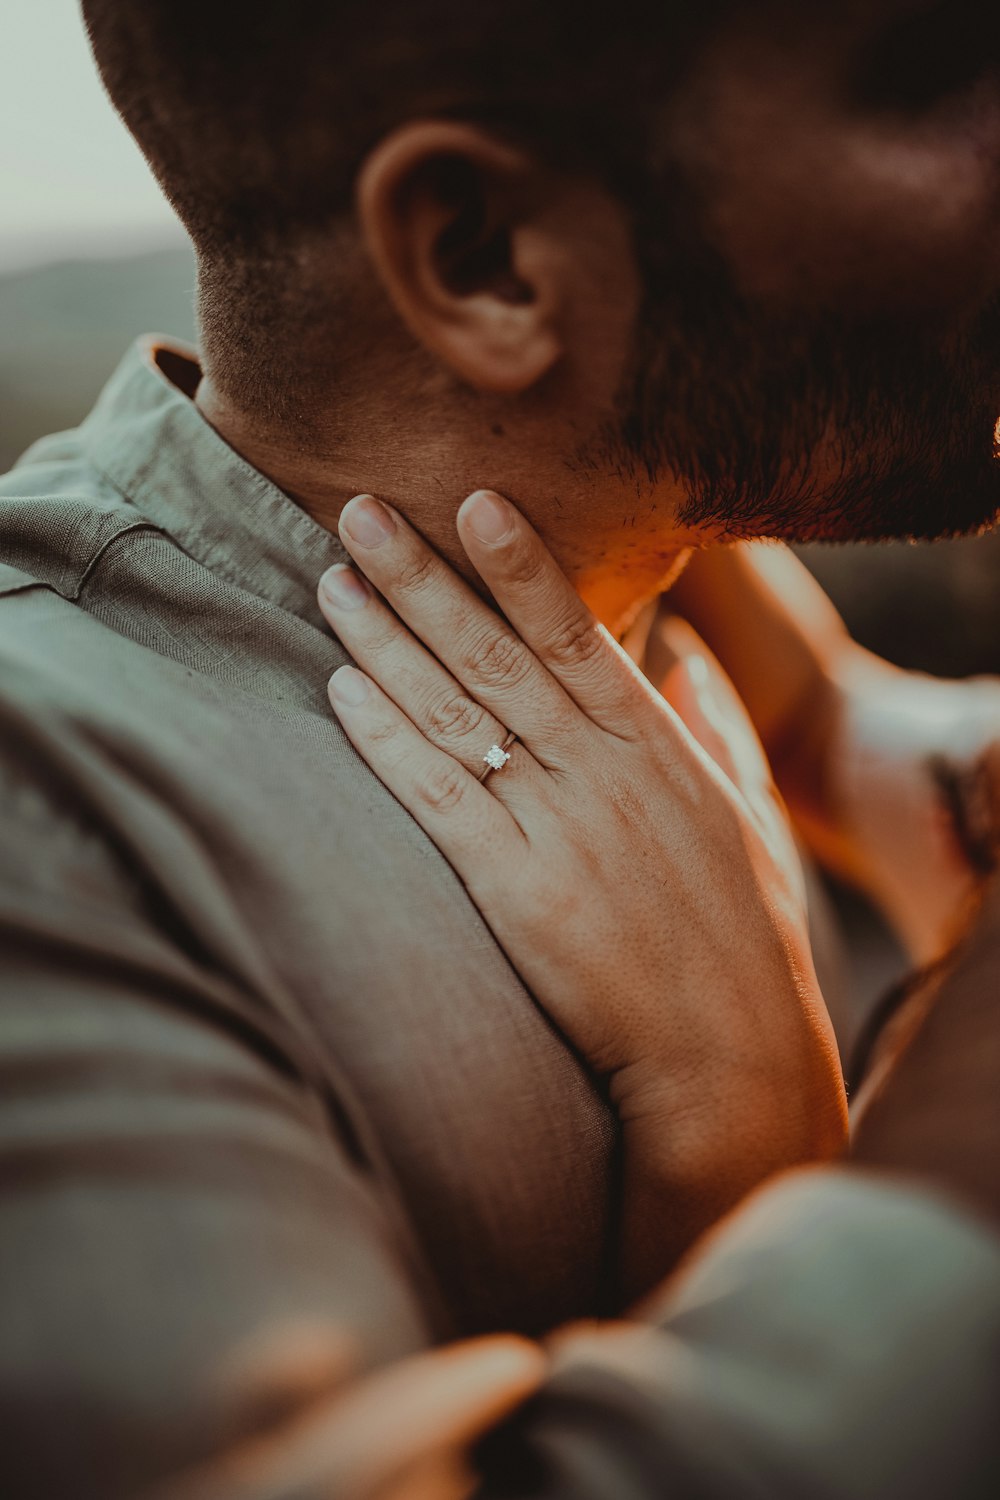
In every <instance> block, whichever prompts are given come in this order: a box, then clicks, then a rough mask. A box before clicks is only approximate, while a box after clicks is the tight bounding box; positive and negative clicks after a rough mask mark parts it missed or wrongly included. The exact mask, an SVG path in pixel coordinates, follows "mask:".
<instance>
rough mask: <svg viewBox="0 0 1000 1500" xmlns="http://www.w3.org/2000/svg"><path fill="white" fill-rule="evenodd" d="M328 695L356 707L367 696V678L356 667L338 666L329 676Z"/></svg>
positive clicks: (339, 701) (350, 706)
mask: <svg viewBox="0 0 1000 1500" xmlns="http://www.w3.org/2000/svg"><path fill="white" fill-rule="evenodd" d="M330 695H331V697H333V698H336V700H337V702H338V703H345V704H346V705H347V706H348V708H357V706H358V704H359V703H364V701H365V699H366V698H367V697H368V678H367V677H366V676H365V674H364V673H363V672H359V671H358V669H357V667H338V668H337V670H336V672H334V674H333V676H332V677H331V678H330Z"/></svg>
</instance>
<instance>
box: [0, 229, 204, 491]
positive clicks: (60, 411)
mask: <svg viewBox="0 0 1000 1500" xmlns="http://www.w3.org/2000/svg"><path fill="white" fill-rule="evenodd" d="M194 280H195V278H194V262H193V260H192V257H191V255H190V254H189V253H188V252H187V251H186V250H164V251H161V252H157V253H154V254H149V255H141V256H135V257H131V258H129V259H127V260H94V261H79V262H77V261H71V262H66V263H64V264H60V265H50V266H43V267H41V268H40V269H39V270H36V271H24V272H19V273H16V274H14V275H10V276H4V277H0V473H2V472H4V471H5V470H6V469H8V468H10V466H11V464H12V463H13V462H14V460H15V459H16V458H17V456H18V455H19V454H20V453H22V452H23V451H24V449H25V448H26V447H27V446H28V444H29V443H30V442H33V441H34V439H35V438H37V437H41V436H42V434H43V433H46V432H57V431H59V430H61V429H63V428H66V427H74V426H76V424H77V423H78V422H79V421H80V419H81V418H82V417H84V416H85V415H86V413H87V411H88V410H89V409H90V407H91V406H92V404H93V402H94V399H95V397H96V396H97V394H98V392H99V391H100V389H101V387H102V386H103V384H104V382H105V381H106V380H107V378H108V376H109V375H110V374H111V372H112V371H113V370H114V368H115V366H116V364H117V363H118V361H119V359H120V358H121V356H122V354H123V353H124V351H125V349H126V348H127V346H128V344H129V343H130V342H131V340H132V339H133V338H135V337H136V335H137V334H140V333H147V332H156V333H172V334H175V335H177V336H178V337H180V338H186V339H190V338H191V337H193V333H194V307H193V299H194Z"/></svg>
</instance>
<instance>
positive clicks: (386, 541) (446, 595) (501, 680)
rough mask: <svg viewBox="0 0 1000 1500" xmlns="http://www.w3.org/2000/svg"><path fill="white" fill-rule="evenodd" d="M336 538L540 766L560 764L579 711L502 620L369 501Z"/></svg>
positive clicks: (350, 514) (395, 518) (348, 510)
mask: <svg viewBox="0 0 1000 1500" xmlns="http://www.w3.org/2000/svg"><path fill="white" fill-rule="evenodd" d="M340 534H341V538H342V540H343V543H344V546H345V547H346V548H347V550H348V551H349V552H350V554H351V556H352V557H353V558H354V560H355V561H356V562H357V564H358V566H359V568H361V569H362V570H363V572H364V573H365V574H366V576H367V577H368V578H369V579H371V581H372V583H373V584H374V585H375V587H376V588H377V589H378V590H379V591H380V592H381V593H382V594H384V595H385V597H386V598H387V599H388V600H389V601H390V602H391V604H392V607H393V609H394V610H396V612H397V613H398V614H399V615H400V616H401V617H402V619H403V620H405V621H406V623H407V624H408V625H410V626H411V627H412V628H413V629H414V630H415V631H416V632H417V634H418V636H419V637H420V639H421V640H422V641H423V642H424V643H425V644H426V645H427V646H428V647H429V649H430V650H431V651H432V652H433V653H434V655H435V656H436V657H438V659H439V660H440V661H441V662H442V663H443V664H444V666H445V667H447V668H448V669H449V670H450V671H451V672H452V673H453V674H454V676H455V678H457V680H458V681H459V682H460V683H461V684H462V686H463V687H464V688H465V690H466V692H467V693H469V694H470V696H471V697H472V698H474V699H475V700H476V701H477V702H478V703H481V704H482V705H483V707H484V708H486V709H488V710H489V712H490V713H492V714H493V715H494V716H495V717H496V719H497V720H499V722H500V723H501V724H505V725H506V726H507V727H508V729H511V730H513V732H514V733H515V734H516V735H517V737H518V739H519V740H520V741H521V743H522V744H523V745H525V746H526V747H527V748H528V749H529V750H530V751H531V752H532V754H533V755H534V756H535V758H536V760H538V761H539V762H540V763H541V764H542V765H544V766H546V767H549V768H553V767H556V766H563V765H565V764H566V763H567V762H568V760H569V759H570V758H571V756H572V747H573V745H575V743H576V741H577V738H578V736H579V732H580V729H581V727H582V715H581V713H580V710H579V709H578V708H577V706H576V704H575V703H574V702H573V700H572V699H571V698H570V697H569V694H568V693H566V692H565V691H564V689H563V688H562V687H560V685H559V683H557V682H556V680H555V678H554V677H553V676H552V675H551V674H550V673H549V672H548V671H547V670H546V668H545V667H544V666H543V665H542V664H541V662H539V661H538V659H537V657H535V656H534V655H533V654H532V652H531V651H530V650H529V649H528V647H527V646H526V645H525V644H524V642H523V641H522V640H521V638H520V637H519V636H518V635H517V634H515V632H514V631H513V630H512V629H511V627H510V626H509V625H508V624H507V623H506V621H505V620H503V619H502V618H501V617H500V616H499V615H498V614H496V612H495V611H494V610H492V609H490V607H489V606H488V605H487V604H484V603H483V601H482V600H481V599H480V598H479V597H478V595H476V594H475V593H474V592H473V591H472V589H471V588H470V587H469V586H468V584H467V583H465V581H464V580H463V579H462V578H460V577H459V576H458V574H457V573H456V572H455V571H454V569H453V568H451V567H450V566H449V565H448V564H447V563H446V562H445V561H444V559H443V558H441V557H439V556H438V554H437V553H436V552H434V551H433V550H432V548H431V547H430V546H429V545H428V544H427V542H425V541H424V539H423V537H422V536H420V534H419V533H418V532H417V531H415V530H414V529H413V527H412V526H410V525H409V524H408V522H406V521H405V520H404V519H403V517H402V516H401V515H399V513H398V512H396V511H393V510H392V509H391V508H390V507H389V506H387V505H383V504H382V503H381V502H380V501H378V500H375V499H374V498H373V497H372V496H371V495H361V496H358V497H356V498H355V499H354V500H351V501H349V503H348V504H347V505H346V506H345V507H344V510H343V512H342V513H341V518H340ZM387 687H388V691H389V692H392V691H393V687H392V685H391V684H388V685H387ZM487 748H488V747H487Z"/></svg>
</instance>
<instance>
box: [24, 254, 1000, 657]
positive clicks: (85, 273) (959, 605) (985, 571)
mask: <svg viewBox="0 0 1000 1500" xmlns="http://www.w3.org/2000/svg"><path fill="white" fill-rule="evenodd" d="M194 282H195V278H194V264H193V261H192V258H191V256H190V254H189V253H188V252H187V251H185V250H173V249H171V250H165V251H162V252H160V253H157V254H148V255H141V256H133V257H130V258H128V259H122V260H117V261H114V260H108V261H87V262H67V263H66V264H63V265H53V266H45V267H43V268H41V269H39V270H37V271H28V272H24V273H20V274H17V275H12V276H6V277H0V473H2V472H3V471H4V470H6V469H7V468H9V467H10V465H11V464H12V463H13V462H14V460H15V458H16V457H17V456H18V454H20V453H22V452H23V451H24V449H25V448H26V447H27V446H28V444H29V443H30V442H32V441H33V440H34V439H35V438H36V437H40V436H41V435H42V434H43V433H46V432H56V431H59V430H60V429H62V428H66V427H72V426H75V425H76V423H77V422H79V421H80V419H81V418H82V417H83V416H84V415H85V414H86V412H87V411H88V410H89V408H90V406H91V405H92V404H93V401H94V399H95V397H96V396H97V394H98V392H99V391H100V389H101V387H102V385H103V384H104V382H105V381H106V380H107V378H108V376H109V375H110V374H111V372H112V370H113V369H114V368H115V365H116V364H117V363H118V360H119V359H120V358H121V355H122V353H123V352H124V350H125V348H126V347H127V345H128V344H129V342H130V341H131V340H132V339H133V338H135V337H136V335H137V334H140V333H147V332H156V333H169V334H174V335H176V336H178V337H180V338H188V339H189V338H191V337H192V336H193V331H194V315H193V295H194ZM801 553H802V556H803V557H804V558H805V559H806V561H807V562H808V563H809V566H810V567H811V568H812V569H813V571H814V572H815V573H816V574H817V575H818V576H819V578H820V580H821V581H822V583H823V584H824V586H825V587H826V588H827V589H828V591H829V592H830V594H831V595H832V597H833V598H834V600H835V601H836V603H837V605H838V606H839V608H840V609H841V610H842V612H843V613H844V615H845V617H846V619H847V621H848V624H849V625H850V626H851V628H852V630H853V631H854V633H855V634H856V635H857V636H858V638H859V639H861V640H863V641H864V642H865V643H866V644H868V645H870V646H872V647H873V648H874V649H876V650H880V651H881V652H883V654H885V655H887V656H889V657H890V658H891V659H893V660H895V661H898V662H900V663H901V664H902V665H904V666H913V667H921V668H923V669H924V670H928V671H936V672H941V673H944V674H962V673H968V672H1000V587H998V583H1000V534H995V535H993V536H991V537H988V538H983V539H980V540H974V541H960V542H944V543H940V544H937V545H935V546H933V547H929V546H915V547H911V546H906V545H902V544H893V545H890V546H885V545H883V546H876V547H858V546H844V547H806V548H802V549H801Z"/></svg>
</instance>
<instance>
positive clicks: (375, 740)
mask: <svg viewBox="0 0 1000 1500" xmlns="http://www.w3.org/2000/svg"><path fill="white" fill-rule="evenodd" d="M398 734H399V726H398V725H397V724H395V723H393V721H392V720H391V719H379V720H377V721H376V722H375V723H372V724H369V725H368V728H367V730H366V733H365V739H366V741H367V743H368V744H369V745H377V746H378V747H379V748H384V747H385V746H388V745H392V744H393V743H394V742H395V740H396V739H397V736H398Z"/></svg>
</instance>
